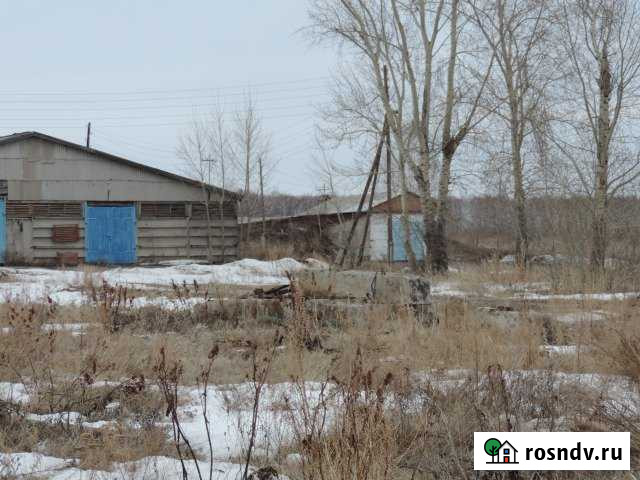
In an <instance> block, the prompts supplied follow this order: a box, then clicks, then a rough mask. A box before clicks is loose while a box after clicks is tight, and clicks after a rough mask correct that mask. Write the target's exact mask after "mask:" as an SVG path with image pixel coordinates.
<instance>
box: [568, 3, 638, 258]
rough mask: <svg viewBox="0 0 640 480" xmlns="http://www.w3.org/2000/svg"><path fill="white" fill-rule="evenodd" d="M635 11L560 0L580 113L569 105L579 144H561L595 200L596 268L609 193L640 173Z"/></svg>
mask: <svg viewBox="0 0 640 480" xmlns="http://www.w3.org/2000/svg"><path fill="white" fill-rule="evenodd" d="M638 9H639V7H638V3H637V2H636V1H634V0H571V1H569V0H562V2H561V13H562V14H561V15H560V20H561V21H560V25H561V27H562V28H561V35H560V40H561V44H562V46H563V52H564V54H565V56H566V57H568V59H569V66H570V67H571V68H570V75H569V77H568V80H569V83H568V85H569V90H570V92H571V93H573V94H574V98H575V99H576V101H575V104H576V105H578V109H577V112H575V110H576V109H570V115H571V117H572V119H571V125H572V130H573V131H572V133H573V135H572V138H573V139H574V142H562V144H561V146H564V147H568V146H571V147H573V148H568V149H566V150H564V149H563V150H564V151H565V152H566V153H567V155H568V156H569V157H570V158H571V163H572V164H573V165H574V166H575V167H576V173H577V176H578V178H579V180H580V182H581V183H582V184H583V187H584V190H585V191H586V192H587V193H589V194H590V195H591V198H592V217H593V220H592V239H591V266H592V268H593V269H595V270H598V269H603V268H604V266H605V258H606V253H607V238H608V235H607V225H608V216H609V202H610V199H611V197H612V196H613V195H615V194H616V193H617V192H619V191H620V190H621V189H623V188H624V187H625V186H628V185H629V184H631V183H632V182H634V181H635V180H637V179H638V177H639V176H640V157H639V149H638V148H637V147H636V148H634V147H629V144H632V143H635V139H637V137H635V136H634V135H633V130H634V129H637V128H638V125H637V123H635V122H633V120H634V119H636V120H637V114H636V112H635V106H636V101H637V100H638V94H639V93H640V92H639V87H640V82H639V80H640V75H639V74H640V16H639V10H638ZM572 86H574V88H571V87H572ZM574 112H575V114H574ZM584 131H586V132H589V133H590V134H589V135H588V136H585V135H582V134H581V132H584ZM632 140H633V142H632ZM570 143H573V145H569V144H570ZM576 147H578V148H577V149H576ZM580 157H586V158H585V160H586V162H580V161H579V160H580ZM585 167H586V168H585ZM589 170H592V171H591V172H590V171H589Z"/></svg>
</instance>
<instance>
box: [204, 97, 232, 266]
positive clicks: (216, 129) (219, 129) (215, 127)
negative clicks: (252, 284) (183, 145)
mask: <svg viewBox="0 0 640 480" xmlns="http://www.w3.org/2000/svg"><path fill="white" fill-rule="evenodd" d="M211 127H212V128H211V132H210V135H209V140H210V142H211V158H210V159H209V162H208V164H209V180H208V181H209V183H210V184H211V183H212V181H213V179H212V176H211V173H212V172H211V170H212V168H216V170H217V171H218V174H219V178H218V180H219V185H220V187H221V188H222V191H221V193H220V197H219V206H218V208H219V214H220V236H221V237H222V246H221V253H220V254H221V256H222V261H224V257H225V249H226V238H225V200H226V198H225V191H226V188H227V182H228V178H227V168H228V158H229V156H230V151H229V149H230V143H229V142H230V139H229V132H228V131H227V126H226V123H225V120H224V112H223V111H222V110H221V109H218V110H216V111H215V112H214V113H212V115H211Z"/></svg>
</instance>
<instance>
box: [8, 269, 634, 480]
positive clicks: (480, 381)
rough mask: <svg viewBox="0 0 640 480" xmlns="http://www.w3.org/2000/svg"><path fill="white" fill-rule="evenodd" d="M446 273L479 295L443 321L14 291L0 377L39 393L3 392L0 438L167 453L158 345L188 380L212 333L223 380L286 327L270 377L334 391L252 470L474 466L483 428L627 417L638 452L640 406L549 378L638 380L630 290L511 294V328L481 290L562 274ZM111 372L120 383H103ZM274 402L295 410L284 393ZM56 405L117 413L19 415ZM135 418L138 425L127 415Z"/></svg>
mask: <svg viewBox="0 0 640 480" xmlns="http://www.w3.org/2000/svg"><path fill="white" fill-rule="evenodd" d="M567 275H568V274H567ZM562 278H565V277H562ZM567 278H568V277H567ZM446 281H456V282H461V283H463V286H464V288H465V289H469V290H471V291H474V292H477V295H474V298H472V299H451V298H449V299H441V300H439V301H437V302H436V305H435V312H436V317H437V322H435V323H434V324H432V325H426V324H423V323H421V322H420V321H418V320H417V319H416V318H415V316H414V315H413V314H412V313H411V312H410V311H406V310H402V309H399V310H398V309H395V310H394V309H391V308H388V309H385V308H378V309H371V310H370V311H369V313H367V314H366V315H365V317H364V318H355V317H349V316H345V315H344V314H327V313H326V312H325V314H324V315H321V314H320V313H318V312H314V311H313V310H309V309H306V308H304V306H303V304H302V303H301V302H302V299H300V298H298V297H296V295H294V298H293V300H283V301H273V302H267V303H266V304H264V305H263V304H257V303H256V304H251V303H247V302H244V301H241V300H238V299H236V300H225V302H224V306H223V308H218V307H217V306H215V305H216V302H206V303H204V304H203V305H199V306H197V307H195V308H191V309H183V310H176V311H168V310H166V309H162V308H159V307H145V308H142V309H132V308H130V307H128V306H127V300H126V298H123V297H126V296H127V295H129V292H127V293H126V294H125V292H123V291H122V290H118V289H111V287H109V286H106V285H99V284H93V283H87V284H86V285H85V286H84V288H85V289H86V291H88V292H93V293H92V296H93V298H95V302H93V303H92V304H90V305H83V306H78V307H70V306H68V307H60V306H56V305H53V304H44V305H22V304H16V303H8V304H3V305H2V306H0V319H1V320H0V324H1V325H3V326H7V327H10V328H12V331H11V332H10V333H9V334H1V335H0V352H1V353H0V381H11V382H17V383H21V382H23V383H24V384H25V385H28V386H29V388H30V393H33V397H32V401H31V402H30V403H28V404H25V405H18V404H7V405H5V406H4V407H3V405H2V404H0V423H1V424H2V428H0V450H1V451H33V450H36V449H37V450H38V451H43V452H46V453H48V454H50V455H54V456H59V457H65V458H71V457H73V458H79V459H80V460H81V464H80V465H81V467H83V468H99V469H108V467H109V465H110V464H111V463H112V462H124V461H129V460H136V459H139V458H143V457H145V456H151V455H173V454H175V449H174V446H173V445H172V443H171V441H170V439H168V437H167V435H166V431H165V430H164V429H163V428H161V427H160V426H158V421H159V419H160V418H161V417H163V415H164V408H165V405H164V399H163V398H162V397H161V396H159V395H158V394H157V392H154V390H153V389H152V388H151V385H152V384H153V383H154V378H155V377H154V375H155V373H154V365H155V364H156V359H157V358H158V353H159V352H160V350H161V349H163V351H164V352H166V355H167V357H170V358H173V359H179V361H180V363H181V365H182V372H181V382H182V384H186V385H196V384H197V383H198V378H199V376H200V375H201V372H202V364H203V362H204V361H206V358H207V355H208V354H209V353H210V352H211V350H212V348H213V347H214V346H215V347H216V348H217V349H218V354H217V357H216V361H215V365H214V368H213V371H212V381H213V382H215V383H216V384H227V383H238V382H243V381H245V380H246V379H247V376H250V374H251V371H252V356H251V352H252V351H255V349H259V348H263V347H265V346H268V345H270V344H272V343H273V339H274V335H275V333H276V331H278V332H282V335H283V337H282V340H281V342H280V346H279V347H278V349H277V350H276V354H275V355H274V358H273V360H272V364H270V367H269V374H268V379H267V382H269V383H275V382H283V381H289V382H292V384H293V385H294V386H295V387H294V388H297V389H299V390H300V391H303V390H304V388H305V382H306V381H308V380H316V381H319V382H323V383H325V384H326V385H327V386H328V387H327V388H329V387H330V389H331V391H332V394H331V395H332V397H331V398H329V397H328V398H327V401H326V403H325V404H324V405H323V404H322V403H321V405H320V407H317V406H316V407H312V406H311V405H307V407H305V408H308V409H309V411H308V412H307V413H309V415H308V416H307V421H306V423H302V424H301V423H297V424H295V423H294V422H295V420H293V418H294V417H293V410H292V417H291V418H292V420H291V421H292V427H293V428H294V430H295V432H296V435H295V438H294V441H293V442H292V443H288V444H283V445H280V446H279V449H278V453H277V455H275V456H273V457H269V458H267V457H261V456H260V455H258V456H256V457H255V458H254V459H253V460H254V462H256V463H257V464H258V465H260V464H261V463H264V465H265V466H266V465H271V464H274V463H277V465H276V466H277V468H278V470H281V471H282V470H284V471H285V472H286V473H288V474H289V475H290V476H291V478H305V479H312V478H324V479H334V478H335V479H341V478H358V479H372V480H374V479H376V480H377V479H387V478H401V479H402V478H407V479H409V478H411V479H420V478H424V479H431V478H452V479H453V478H472V477H473V471H472V464H471V458H472V455H471V448H472V432H473V431H479V430H485V431H486V430H488V431H492V430H504V429H507V430H508V429H513V430H527V429H541V430H542V429H558V430H561V429H587V428H600V429H625V430H630V431H632V432H633V433H632V438H633V444H634V449H635V448H637V446H638V445H639V444H638V442H640V440H638V435H637V430H638V428H637V425H638V419H637V418H635V417H634V416H633V415H632V414H631V413H630V412H619V414H616V413H615V412H613V413H612V412H611V411H607V412H606V413H604V412H605V411H604V410H603V409H602V408H600V407H601V405H600V403H599V402H601V399H600V398H598V395H597V394H595V393H594V392H591V391H588V390H583V389H578V388H575V387H573V388H572V387H570V386H567V387H563V388H558V386H557V385H554V383H553V378H554V374H555V373H557V372H566V373H569V372H574V373H601V374H614V375H622V376H624V377H626V378H629V379H630V380H631V381H632V388H633V389H637V388H638V387H640V322H638V311H639V309H638V307H639V306H640V305H638V301H637V300H625V301H614V302H603V301H577V300H554V301H550V302H527V301H519V302H510V303H508V305H509V307H510V308H513V309H514V311H515V313H514V314H513V315H512V316H513V318H515V320H514V322H513V323H510V324H506V323H501V322H500V321H497V320H496V317H495V316H491V315H487V313H486V311H485V310H483V308H482V307H485V306H492V307H495V306H496V302H497V303H499V304H505V305H506V303H505V301H506V299H507V295H505V296H504V298H503V297H500V295H497V296H496V295H494V296H493V297H492V298H491V299H487V298H484V297H483V292H486V287H487V285H489V284H501V285H505V286H509V285H513V284H522V283H529V284H532V283H542V282H546V283H548V284H553V282H554V280H553V278H552V277H550V274H549V272H548V271H547V270H546V269H545V268H542V267H541V268H536V269H534V270H532V271H531V272H529V273H527V274H526V275H525V274H523V273H521V272H517V271H514V270H513V269H509V268H505V267H504V266H503V265H499V264H495V263H488V264H484V265H482V266H477V267H474V268H471V269H468V270H465V271H464V272H460V273H454V274H451V275H450V276H449V277H447V279H446ZM562 281H564V280H562ZM578 283H579V282H578ZM575 285H577V283H576V284H575ZM595 285H596V283H594V284H593V285H592V287H593V288H595ZM598 285H599V284H598ZM628 286H629V285H628ZM209 287H210V288H208V289H207V288H206V286H202V287H200V288H198V287H196V286H193V287H192V286H189V287H187V286H180V287H177V288H174V289H173V290H172V291H169V292H158V295H160V294H162V295H165V296H172V298H178V299H179V298H181V296H183V297H184V298H185V299H187V298H194V297H198V296H203V295H207V296H209V297H212V298H220V297H225V298H229V297H230V296H231V295H232V294H233V291H232V289H230V287H225V288H224V289H222V288H216V287H213V286H209ZM573 287H574V285H571V286H564V287H558V288H554V287H550V290H551V291H571V289H572V288H573ZM590 288H591V287H590ZM205 290H208V293H205ZM242 293H244V291H243V292H242ZM493 293H495V292H493ZM236 295H238V294H236ZM496 298H497V300H496ZM593 311H603V312H605V313H606V316H607V319H606V320H604V321H591V322H589V321H586V322H585V321H578V322H574V323H566V322H560V321H557V320H554V315H555V316H557V315H558V314H563V313H576V312H593ZM76 322H85V323H90V324H92V326H91V327H90V328H88V329H87V330H86V332H85V333H84V334H83V335H73V334H72V333H71V332H65V331H47V330H45V329H43V328H42V326H43V325H44V324H46V323H76ZM545 343H553V344H555V345H575V346H576V351H575V353H567V354H549V353H547V352H545V351H544V349H543V348H542V347H543V345H544V344H545ZM253 361H254V362H255V357H254V359H253ZM456 370H457V371H456ZM528 371H535V372H537V373H536V375H527V374H526V373H525V372H528ZM140 378H144V379H145V381H144V385H145V388H144V389H142V390H141V391H138V392H132V391H131V388H128V387H127V386H126V385H130V383H128V382H130V381H131V379H140ZM102 380H110V381H113V382H116V384H115V385H109V386H101V387H96V386H95V383H96V382H99V381H102ZM135 381H137V380H135ZM120 382H125V383H123V384H120ZM443 385H444V386H443ZM134 390H135V389H134ZM361 394H364V401H361ZM381 399H382V400H384V401H381ZM389 399H392V401H390V400H389ZM113 402H118V403H119V405H120V407H119V409H118V411H117V413H115V414H114V413H109V412H107V410H106V409H105V406H106V404H107V403H113ZM336 404H337V405H340V406H341V407H340V409H339V410H338V413H337V416H336V417H335V418H336V421H335V422H333V423H331V424H325V425H319V424H315V423H313V421H311V420H309V419H311V418H313V415H312V414H313V411H312V410H313V408H326V409H331V408H335V405H336ZM3 408H4V410H3ZM279 408H283V409H287V408H291V409H293V407H292V406H287V405H286V404H283V405H280V407H279ZM3 411H5V412H6V413H5V414H3V413H2V412H3ZM62 411H76V412H79V413H81V414H83V415H85V416H86V417H87V418H88V419H90V420H91V421H97V420H116V422H115V423H112V424H110V425H109V426H108V427H105V428H101V429H88V428H81V427H80V426H78V425H65V424H56V425H47V424H44V423H41V422H32V421H29V420H27V419H26V418H25V415H26V414H28V413H50V412H62ZM316 418H317V417H316ZM130 420H133V421H136V422H141V423H143V424H144V425H145V428H133V427H132V426H131V424H130V423H129V421H130ZM634 451H635V450H634ZM292 452H295V453H301V454H302V456H303V459H304V461H303V463H302V464H299V463H292V462H289V461H287V460H286V455H287V454H288V453H292ZM424 452H437V454H435V455H429V456H426V455H425V454H424ZM634 461H635V460H634ZM495 478H500V477H495ZM563 478H597V477H595V476H593V477H589V476H588V475H586V474H584V475H583V474H576V475H575V476H574V477H563Z"/></svg>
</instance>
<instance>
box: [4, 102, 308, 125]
mask: <svg viewBox="0 0 640 480" xmlns="http://www.w3.org/2000/svg"><path fill="white" fill-rule="evenodd" d="M313 106H314V105H310V104H298V105H281V106H274V107H269V108H262V109H255V110H254V112H255V113H262V112H271V111H277V110H297V109H300V108H310V107H313ZM247 111H248V110H234V111H228V112H223V114H224V115H238V114H243V113H247ZM194 113H195V112H191V113H170V114H159V115H153V117H152V118H189V117H190V118H193V117H194ZM84 118H86V117H84ZM91 118H92V120H146V119H148V118H150V116H149V115H127V116H118V115H116V116H106V117H95V116H91ZM13 119H14V120H17V121H26V122H28V121H58V120H61V121H76V120H77V121H80V120H83V118H77V117H76V118H70V117H38V118H37V119H34V118H28V117H13Z"/></svg>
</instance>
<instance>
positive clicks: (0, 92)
mask: <svg viewBox="0 0 640 480" xmlns="http://www.w3.org/2000/svg"><path fill="white" fill-rule="evenodd" d="M329 79H330V77H328V76H320V77H310V78H298V79H295V80H280V81H273V82H262V83H251V82H247V83H246V84H240V83H236V84H234V85H222V86H214V87H199V88H180V89H165V90H129V91H111V92H105V91H87V92H74V91H57V92H17V91H11V92H9V91H3V90H0V95H30V96H35V95H42V96H55V95H105V96H108V95H152V94H162V93H178V92H196V91H200V92H202V91H214V92H215V91H218V90H237V89H242V90H247V89H248V90H249V91H251V90H255V89H257V88H259V87H264V86H271V85H290V84H297V83H306V84H309V83H313V82H314V81H318V80H322V81H326V80H329Z"/></svg>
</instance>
